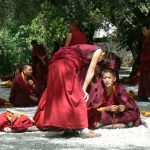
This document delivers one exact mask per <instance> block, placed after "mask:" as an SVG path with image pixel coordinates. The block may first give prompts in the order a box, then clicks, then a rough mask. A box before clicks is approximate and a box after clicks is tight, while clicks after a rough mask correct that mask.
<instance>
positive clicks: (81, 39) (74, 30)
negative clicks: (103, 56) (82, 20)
mask: <svg viewBox="0 0 150 150" xmlns="http://www.w3.org/2000/svg"><path fill="white" fill-rule="evenodd" d="M87 43H88V40H87V38H86V36H85V34H84V33H83V32H81V31H80V29H79V23H78V21H77V20H76V19H74V20H72V21H71V23H70V32H69V33H68V35H67V38H66V42H65V46H72V45H77V44H87Z"/></svg>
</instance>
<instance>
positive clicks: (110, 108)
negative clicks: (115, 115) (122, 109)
mask: <svg viewBox="0 0 150 150" xmlns="http://www.w3.org/2000/svg"><path fill="white" fill-rule="evenodd" d="M108 108H109V109H108V110H109V111H111V112H115V111H117V110H118V106H117V105H112V106H109V107H108Z"/></svg>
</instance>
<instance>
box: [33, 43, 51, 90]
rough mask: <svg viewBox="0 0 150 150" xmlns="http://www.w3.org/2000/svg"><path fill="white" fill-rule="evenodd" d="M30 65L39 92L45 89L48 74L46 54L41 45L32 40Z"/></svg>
mask: <svg viewBox="0 0 150 150" xmlns="http://www.w3.org/2000/svg"><path fill="white" fill-rule="evenodd" d="M31 44H32V46H33V49H32V65H33V76H34V77H35V78H36V79H37V81H38V83H39V86H40V88H41V91H42V90H44V89H45V87H46V83H47V73H48V54H47V52H46V49H45V47H44V46H43V45H42V44H38V43H37V41H36V40H32V41H31Z"/></svg>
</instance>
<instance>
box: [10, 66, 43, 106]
mask: <svg viewBox="0 0 150 150" xmlns="http://www.w3.org/2000/svg"><path fill="white" fill-rule="evenodd" d="M39 94H40V93H39V86H38V82H37V81H36V79H35V78H34V77H33V76H32V67H31V66H30V65H24V66H23V71H22V72H21V73H20V74H18V75H16V76H15V79H14V81H13V85H12V89H11V93H10V98H9V100H10V102H11V103H12V104H13V105H14V106H15V107H29V106H35V105H37V104H38V101H39V98H38V97H39Z"/></svg>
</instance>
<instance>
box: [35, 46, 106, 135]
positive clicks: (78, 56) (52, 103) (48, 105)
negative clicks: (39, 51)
mask: <svg viewBox="0 0 150 150" xmlns="http://www.w3.org/2000/svg"><path fill="white" fill-rule="evenodd" d="M104 54H105V53H104V52H103V50H102V48H101V47H97V46H94V45H87V44H79V45H75V46H71V47H63V48H61V49H59V50H58V51H57V52H56V53H55V54H54V55H53V57H52V59H51V61H50V64H49V73H48V83H47V88H46V90H45V91H44V93H43V95H42V98H41V99H40V103H39V105H38V108H37V111H36V113H35V115H34V121H35V124H36V125H37V127H38V128H39V129H41V130H54V129H55V130H62V129H63V130H67V129H73V130H76V129H78V130H79V131H80V134H79V136H81V137H95V136H97V134H96V133H94V132H92V131H90V130H89V129H88V118H87V107H86V102H85V101H86V100H87V98H88V94H87V92H86V90H87V87H88V85H89V84H90V81H91V80H92V78H93V76H94V73H95V67H96V64H97V63H98V62H99V61H101V60H102V59H103V57H104ZM87 64H89V68H88V71H87V75H86V78H85V82H84V84H83V87H82V86H81V84H80V83H79V79H78V75H77V73H78V72H79V71H80V69H81V68H82V67H84V66H86V65H87Z"/></svg>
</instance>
